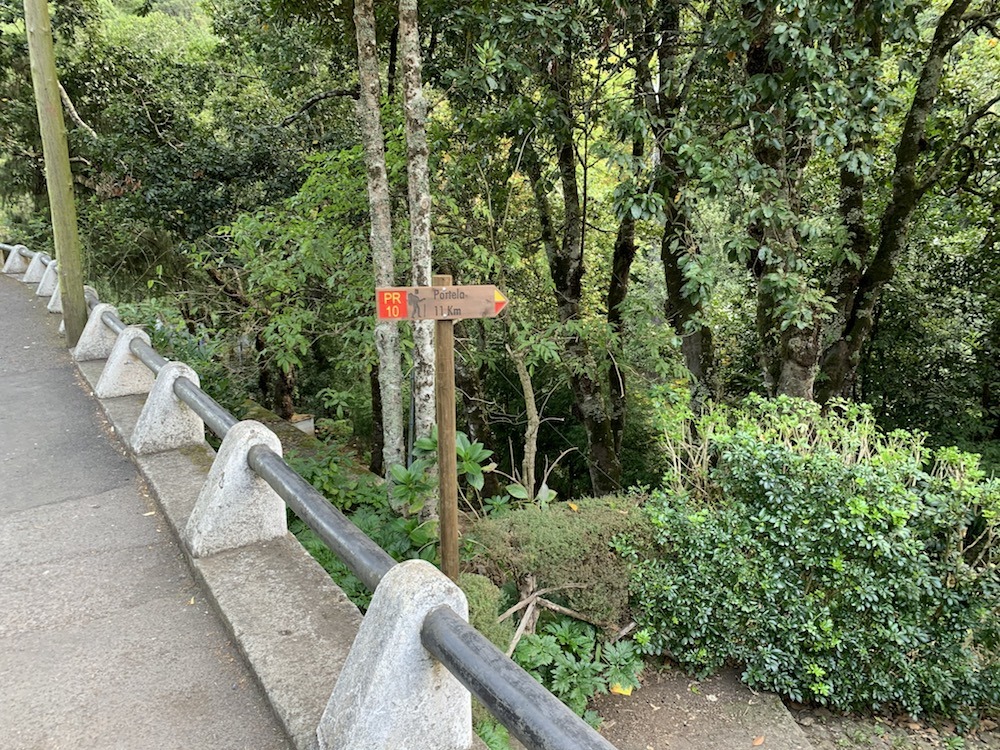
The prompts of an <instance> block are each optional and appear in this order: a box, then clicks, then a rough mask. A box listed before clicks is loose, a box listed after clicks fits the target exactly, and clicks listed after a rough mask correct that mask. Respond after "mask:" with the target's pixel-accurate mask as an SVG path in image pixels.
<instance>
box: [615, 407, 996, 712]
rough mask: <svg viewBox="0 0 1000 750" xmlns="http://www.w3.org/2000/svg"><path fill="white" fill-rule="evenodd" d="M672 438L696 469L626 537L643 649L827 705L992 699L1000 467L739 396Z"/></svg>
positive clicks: (973, 704)
mask: <svg viewBox="0 0 1000 750" xmlns="http://www.w3.org/2000/svg"><path fill="white" fill-rule="evenodd" d="M694 431H695V433H696V434H697V437H692V436H691V435H690V434H689V435H688V436H687V439H681V440H676V439H675V440H674V441H673V442H674V447H675V449H676V450H677V451H678V453H680V454H681V455H683V456H684V457H685V459H686V460H688V461H690V462H691V464H692V465H697V466H699V467H700V469H701V470H700V471H697V472H695V473H694V474H693V475H691V476H692V477H693V478H691V479H689V478H687V477H677V478H676V479H677V481H676V483H675V484H674V486H673V487H672V488H670V489H665V490H662V491H659V492H656V493H654V494H653V496H652V497H651V499H650V501H649V503H648V504H647V506H646V510H647V512H648V513H649V517H650V520H651V522H652V524H653V526H654V528H655V532H654V535H655V544H654V548H653V550H652V551H651V552H650V551H649V550H642V551H640V548H639V547H638V546H636V545H634V544H633V543H632V542H631V541H626V540H621V541H620V545H619V546H620V548H621V550H622V551H623V552H624V553H625V554H626V556H627V557H629V558H630V559H631V561H632V563H631V571H632V572H631V577H632V587H633V591H634V594H635V604H636V608H637V620H638V621H639V623H640V627H641V630H640V631H639V635H638V636H637V640H638V641H639V642H640V643H641V644H643V645H644V647H645V648H646V649H647V650H648V651H649V652H650V653H662V654H669V655H670V656H671V657H672V658H674V659H675V660H677V661H678V662H679V663H680V664H682V665H684V666H685V667H686V668H688V669H691V670H692V671H695V672H700V673H707V672H709V671H711V670H713V669H715V668H717V667H719V666H722V665H723V664H727V663H736V664H739V665H742V666H743V667H744V669H745V672H744V679H745V680H746V681H747V683H748V684H750V685H751V686H754V687H759V688H761V689H765V690H773V691H775V692H778V693H779V694H782V695H786V696H790V697H791V698H793V699H795V700H798V701H815V702H818V703H821V704H827V705H830V706H833V707H836V708H840V709H867V708H875V709H896V710H905V711H907V712H909V713H911V714H913V715H927V714H930V715H947V716H958V717H960V718H965V719H970V718H973V717H974V716H976V715H977V713H978V712H979V711H982V710H992V709H995V708H996V706H997V705H998V701H1000V660H998V657H1000V653H998V648H1000V619H998V615H1000V580H998V577H997V562H998V560H997V555H998V549H997V547H996V542H997V538H998V537H997V532H998V531H1000V527H998V522H1000V520H998V511H1000V483H998V482H997V480H987V479H985V478H984V476H983V473H982V471H981V470H980V469H979V468H978V459H977V457H975V456H973V455H969V454H963V453H961V452H959V451H957V450H955V449H942V450H938V451H936V452H933V453H932V452H931V451H929V450H928V449H926V448H925V447H924V446H923V444H922V440H921V439H920V437H918V436H914V435H912V434H910V433H905V432H896V433H890V434H884V433H881V432H880V431H878V430H877V429H876V428H874V426H873V422H872V419H871V416H870V413H869V412H868V411H867V410H864V409H856V408H854V407H847V406H838V407H836V408H835V409H834V411H833V412H832V413H831V414H830V415H827V416H824V415H822V414H820V413H819V411H818V410H817V409H815V408H813V407H810V406H808V405H806V404H804V403H796V402H795V401H790V400H781V399H779V400H778V401H777V402H764V401H760V400H751V401H750V402H749V403H748V404H746V405H745V406H744V407H743V408H741V409H738V410H733V411H732V412H731V413H718V412H715V413H712V414H711V415H709V416H706V417H703V418H702V419H700V420H698V421H697V423H696V424H695V430H694Z"/></svg>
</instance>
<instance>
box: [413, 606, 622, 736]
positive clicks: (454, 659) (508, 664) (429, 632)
mask: <svg viewBox="0 0 1000 750" xmlns="http://www.w3.org/2000/svg"><path fill="white" fill-rule="evenodd" d="M420 641H421V643H423V646H424V648H426V649H427V650H428V651H429V652H430V653H431V655H433V656H434V657H435V658H436V659H437V660H438V661H440V662H441V663H442V664H444V666H445V667H446V668H447V669H448V671H449V672H451V673H452V674H453V675H454V676H455V679H457V680H458V681H459V682H460V683H462V684H463V685H465V687H466V688H468V690H469V692H471V693H472V694H473V695H474V696H476V698H478V699H479V700H480V701H481V702H482V703H483V705H484V706H486V708H487V710H488V711H489V712H490V713H491V714H493V716H495V717H496V718H497V719H498V720H499V721H500V723H501V724H503V725H504V726H505V727H507V729H508V730H509V731H510V733H511V734H512V735H513V736H514V737H516V738H517V739H518V740H520V741H521V742H522V743H523V744H524V745H525V747H527V748H529V749H530V750H615V747H614V745H612V744H611V743H610V742H608V741H607V740H606V739H604V738H603V737H601V735H599V734H598V733H597V732H596V731H594V729H593V728H591V727H590V726H589V725H588V724H587V723H586V722H585V721H583V719H581V718H580V717H579V716H577V715H576V714H575V713H573V712H572V711H570V710H569V709H568V708H567V707H566V706H564V705H563V704H562V702H561V701H560V700H559V699H558V698H556V697H555V696H554V695H552V693H550V692H549V691H548V690H546V689H545V688H544V687H542V686H541V685H540V684H539V683H538V682H537V681H536V680H535V679H534V678H533V677H532V676H531V675H529V674H528V673H527V672H525V671H524V670H523V669H521V667H519V666H518V665H517V664H515V663H514V662H513V661H511V660H510V659H509V658H508V657H507V656H506V655H504V654H503V653H502V652H501V651H500V650H499V649H498V648H497V647H496V646H494V645H493V644H492V643H490V641H489V640H487V638H486V637H485V636H484V635H483V634H482V633H480V632H479V631H478V630H476V629H475V628H473V627H472V626H471V625H469V623H467V622H466V621H465V620H463V619H462V618H461V617H459V616H458V615H457V614H456V613H455V611H454V610H453V609H452V608H451V607H448V606H446V605H441V606H438V607H435V608H434V609H432V610H431V611H430V612H428V613H427V617H425V618H424V624H423V627H422V628H421V630H420Z"/></svg>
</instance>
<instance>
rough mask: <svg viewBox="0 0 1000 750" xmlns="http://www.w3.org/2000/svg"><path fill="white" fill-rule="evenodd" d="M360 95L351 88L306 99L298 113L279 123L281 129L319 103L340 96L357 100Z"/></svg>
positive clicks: (356, 88) (323, 92)
mask: <svg viewBox="0 0 1000 750" xmlns="http://www.w3.org/2000/svg"><path fill="white" fill-rule="evenodd" d="M360 95H361V92H360V90H359V89H358V87H357V86H352V87H351V88H349V89H333V90H332V91H322V92H320V93H318V94H314V95H313V96H310V97H309V98H308V99H306V101H305V103H304V104H303V105H302V106H301V107H299V111H298V112H296V113H295V114H292V115H289V116H288V117H286V118H285V119H284V120H282V121H281V127H283V128H287V127H288V126H289V125H291V124H292V123H293V122H295V121H296V120H298V119H299V118H300V117H302V115H304V114H305V113H306V112H308V111H309V110H310V109H312V108H313V107H315V106H316V105H317V104H319V103H320V102H323V101H326V100H327V99H336V98H337V97H340V96H349V97H351V98H352V99H357V98H358V97H359V96H360Z"/></svg>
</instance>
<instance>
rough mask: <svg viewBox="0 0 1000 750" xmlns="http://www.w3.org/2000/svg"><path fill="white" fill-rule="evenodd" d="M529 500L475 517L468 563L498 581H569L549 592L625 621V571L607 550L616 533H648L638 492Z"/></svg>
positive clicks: (600, 616) (606, 619)
mask: <svg viewBox="0 0 1000 750" xmlns="http://www.w3.org/2000/svg"><path fill="white" fill-rule="evenodd" d="M573 505H575V506H576V508H577V509H576V510H573V508H572V507H570V504H569V503H559V504H556V505H552V506H550V507H549V508H547V509H544V510H543V509H542V508H539V507H537V506H533V505H532V506H528V507H525V508H521V509H519V510H516V511H514V512H513V513H510V514H509V515H507V516H505V517H502V518H485V519H482V520H479V521H477V522H476V523H474V524H473V525H472V527H471V529H470V531H469V535H468V536H469V539H470V540H471V541H472V543H473V546H474V547H475V549H476V557H475V559H474V560H473V561H472V567H473V569H476V570H478V571H479V572H481V573H483V574H485V575H486V576H487V577H488V578H490V579H491V580H492V581H493V582H494V583H496V584H497V585H500V586H502V585H504V584H505V583H509V582H515V583H520V582H521V581H523V580H524V579H525V578H526V577H527V576H529V575H534V576H535V584H536V586H537V587H538V588H553V587H570V586H573V588H565V589H562V590H560V591H558V592H553V593H552V595H551V596H550V597H549V598H552V599H555V600H557V601H563V602H565V604H566V606H568V607H570V608H572V609H575V610H577V611H578V612H580V613H581V614H584V615H587V616H588V617H589V618H592V619H593V620H594V621H596V622H600V623H603V624H605V625H606V626H608V627H615V626H620V625H623V624H624V623H626V622H627V621H628V612H629V607H628V599H629V592H628V574H627V570H626V567H625V562H624V560H622V559H621V558H620V557H619V556H618V555H617V554H616V553H615V551H614V550H613V549H612V547H611V543H612V540H613V539H615V537H618V536H620V535H623V534H625V535H629V536H631V537H633V539H637V540H639V539H642V538H646V537H648V528H649V527H648V521H647V520H646V518H645V517H644V514H642V513H641V511H640V510H639V498H635V497H628V498H620V497H604V498H596V499H586V500H579V501H577V502H575V503H573Z"/></svg>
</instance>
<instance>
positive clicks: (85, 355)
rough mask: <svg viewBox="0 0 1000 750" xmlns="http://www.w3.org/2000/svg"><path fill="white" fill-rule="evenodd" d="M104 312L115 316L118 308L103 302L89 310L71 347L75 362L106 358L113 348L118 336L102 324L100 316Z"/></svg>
mask: <svg viewBox="0 0 1000 750" xmlns="http://www.w3.org/2000/svg"><path fill="white" fill-rule="evenodd" d="M106 312H109V313H111V314H112V315H114V316H116V317H117V315H118V310H117V309H116V308H115V307H114V306H113V305H109V304H106V303H103V302H102V303H100V304H98V305H97V306H95V307H94V309H93V310H91V311H90V317H89V318H87V325H85V326H84V327H83V333H82V334H80V340H79V341H78V342H76V348H75V349H73V359H75V360H76V361H77V362H89V361H90V360H93V359H107V358H108V355H110V354H111V350H112V349H113V348H114V346H115V341H116V340H117V339H118V337H117V336H116V335H115V333H114V331H112V330H111V329H110V328H108V327H107V326H106V325H104V320H103V319H102V316H103V315H104V313H106Z"/></svg>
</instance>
